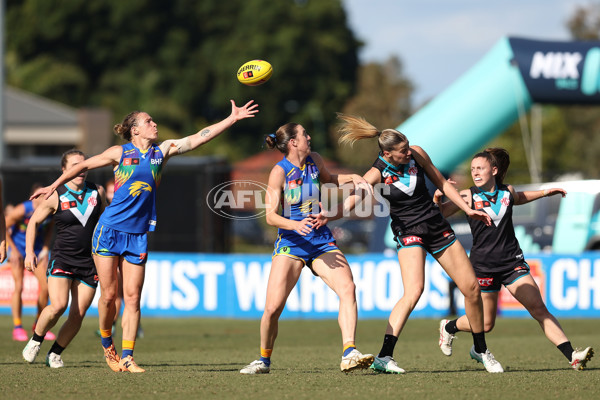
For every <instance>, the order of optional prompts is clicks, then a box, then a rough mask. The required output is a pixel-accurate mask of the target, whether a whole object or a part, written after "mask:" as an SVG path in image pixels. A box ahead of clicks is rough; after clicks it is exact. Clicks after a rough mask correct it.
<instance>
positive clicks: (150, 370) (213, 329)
mask: <svg viewBox="0 0 600 400" xmlns="http://www.w3.org/2000/svg"><path fill="white" fill-rule="evenodd" d="M30 318H31V317H30ZM62 321H63V319H61V320H60V322H59V323H62ZM561 322H562V325H563V328H564V329H565V331H566V332H567V335H568V336H569V338H570V339H571V341H572V343H573V345H574V346H584V345H586V346H588V345H591V346H594V347H595V348H596V350H597V351H598V350H600V334H599V331H600V321H598V320H571V319H565V320H563V321H561ZM25 323H29V321H28V320H27V318H26V319H25ZM385 324H386V322H385V321H381V320H361V321H359V326H358V334H357V344H358V348H359V349H360V350H361V351H362V352H363V353H377V352H378V351H379V348H380V345H381V340H382V338H383V333H384V329H385ZM437 326H438V321H437V320H429V319H412V320H409V322H408V324H407V326H406V328H405V330H404V332H403V333H402V335H401V336H400V340H399V342H398V345H397V346H396V351H395V354H394V355H395V358H396V360H397V361H398V363H399V365H400V366H401V367H402V368H404V369H406V370H407V373H406V374H404V375H379V374H376V373H374V372H372V371H370V370H366V371H357V372H354V373H350V374H347V375H346V374H344V373H341V372H340V370H339V362H340V356H341V354H340V353H341V343H340V341H341V338H340V333H339V329H338V326H337V322H336V321H332V320H326V321H302V320H300V321H297V320H294V321H289V320H284V321H282V322H281V323H280V329H279V338H278V340H277V343H276V346H275V351H274V352H273V357H272V360H273V365H272V369H271V373H270V374H269V375H257V376H244V375H241V374H240V373H239V372H238V371H239V369H240V368H241V367H243V366H244V365H246V364H248V363H249V362H250V361H253V360H254V359H256V357H257V353H258V346H259V336H258V328H259V322H258V321H256V320H252V321H238V320H217V319H150V318H148V319H143V327H144V331H145V338H144V339H140V340H138V341H137V343H136V351H135V357H136V361H137V362H138V364H140V366H142V367H144V368H146V369H147V372H146V373H145V374H130V373H114V372H112V371H110V370H109V369H108V367H107V366H106V363H105V362H104V359H103V354H102V349H101V346H100V341H99V339H98V338H97V337H96V336H95V333H94V331H95V329H96V327H97V320H96V318H93V317H89V318H86V320H85V322H84V326H83V327H82V329H81V331H80V332H79V335H78V336H77V337H76V338H75V339H74V341H73V343H72V344H71V346H70V347H69V348H67V349H66V350H65V352H64V353H63V360H64V362H65V368H62V369H57V370H52V369H50V368H48V367H46V366H45V365H44V358H45V354H46V352H47V351H48V350H49V348H50V346H51V343H44V344H43V346H42V351H41V352H40V354H39V356H38V360H36V362H35V363H34V364H32V365H29V364H27V363H26V362H24V361H23V359H22V358H21V350H22V348H23V347H24V345H25V343H21V342H14V341H12V340H11V319H10V317H8V316H1V317H0V332H4V333H3V334H2V335H3V337H4V340H3V341H1V342H0V398H2V399H90V398H97V399H103V400H104V399H121V398H139V399H153V398H169V399H182V398H192V399H206V398H216V399H243V398H248V399H250V398H256V399H261V398H262V399H275V398H276V399H317V398H326V399H392V398H394V399H395V398H399V399H500V398H502V399H528V398H531V399H567V398H568V399H575V398H586V399H598V398H600V357H598V358H594V359H592V361H591V362H590V363H589V364H588V366H589V367H588V369H587V370H585V371H583V372H575V371H573V370H571V369H570V367H569V364H568V362H567V360H566V359H565V358H564V357H563V355H562V354H560V352H559V351H558V350H557V349H556V348H555V347H554V346H553V345H552V344H551V343H550V342H548V341H547V340H546V338H545V337H544V336H543V334H542V333H541V330H540V328H539V326H538V325H537V323H536V322H535V321H533V320H529V319H502V318H499V319H498V322H497V325H496V329H495V331H494V332H493V333H492V334H490V335H488V339H487V341H488V345H489V347H490V350H491V351H492V352H493V353H494V355H495V356H496V358H497V359H498V360H499V361H500V362H501V363H502V365H503V366H504V369H505V370H506V372H505V373H504V374H488V373H487V372H485V371H484V370H483V367H482V366H481V365H480V364H477V363H475V362H474V361H472V360H470V358H469V355H468V351H469V348H470V347H471V344H472V340H471V336H470V334H464V333H463V334H459V337H458V339H457V340H455V342H454V343H455V346H454V354H453V356H452V357H445V356H444V355H442V353H441V352H440V350H439V348H438V346H437V342H438V333H437ZM117 339H119V340H118V341H117V344H118V346H117V348H118V349H120V336H117Z"/></svg>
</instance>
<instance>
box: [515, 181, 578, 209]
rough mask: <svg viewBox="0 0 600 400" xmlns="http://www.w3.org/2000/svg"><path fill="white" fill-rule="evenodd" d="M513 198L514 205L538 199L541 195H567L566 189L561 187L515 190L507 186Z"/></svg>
mask: <svg viewBox="0 0 600 400" xmlns="http://www.w3.org/2000/svg"><path fill="white" fill-rule="evenodd" d="M508 188H509V190H510V191H511V192H512V193H513V197H514V198H515V205H521V204H527V203H529V202H531V201H534V200H539V199H541V198H542V197H549V196H554V195H556V194H560V195H561V196H562V197H565V196H566V195H567V191H566V190H564V189H561V188H551V189H544V190H528V191H526V192H515V190H514V188H513V187H512V186H509V187H508Z"/></svg>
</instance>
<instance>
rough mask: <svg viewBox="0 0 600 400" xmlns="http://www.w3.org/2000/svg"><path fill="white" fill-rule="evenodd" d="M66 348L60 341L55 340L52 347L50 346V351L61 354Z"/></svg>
mask: <svg viewBox="0 0 600 400" xmlns="http://www.w3.org/2000/svg"><path fill="white" fill-rule="evenodd" d="M64 349H65V348H64V347H62V346H61V345H60V344H58V342H54V344H53V345H52V348H50V351H49V352H48V353H54V354H58V355H60V353H62V352H63V350H64Z"/></svg>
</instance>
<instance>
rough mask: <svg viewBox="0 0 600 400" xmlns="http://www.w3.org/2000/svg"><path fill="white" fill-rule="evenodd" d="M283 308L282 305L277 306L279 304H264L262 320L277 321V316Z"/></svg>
mask: <svg viewBox="0 0 600 400" xmlns="http://www.w3.org/2000/svg"><path fill="white" fill-rule="evenodd" d="M284 307H285V304H282V305H279V304H265V310H264V312H263V318H264V319H269V320H273V319H279V316H280V315H281V313H282V312H283V308H284Z"/></svg>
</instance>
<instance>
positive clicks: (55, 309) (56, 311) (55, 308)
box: [48, 301, 67, 316]
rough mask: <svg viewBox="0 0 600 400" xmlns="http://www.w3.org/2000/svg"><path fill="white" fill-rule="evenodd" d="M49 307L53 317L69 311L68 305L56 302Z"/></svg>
mask: <svg viewBox="0 0 600 400" xmlns="http://www.w3.org/2000/svg"><path fill="white" fill-rule="evenodd" d="M48 307H49V308H50V312H51V313H52V315H53V316H56V315H63V313H64V312H65V311H66V310H67V303H62V302H56V301H55V302H51V303H50V305H48Z"/></svg>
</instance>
